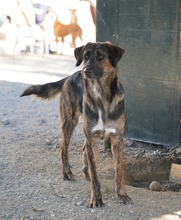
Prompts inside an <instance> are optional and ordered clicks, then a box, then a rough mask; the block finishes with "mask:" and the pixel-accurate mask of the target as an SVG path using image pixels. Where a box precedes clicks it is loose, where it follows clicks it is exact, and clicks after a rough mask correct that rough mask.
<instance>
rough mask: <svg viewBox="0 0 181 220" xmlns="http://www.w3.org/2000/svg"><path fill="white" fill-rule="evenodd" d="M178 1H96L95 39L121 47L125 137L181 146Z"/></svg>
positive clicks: (180, 15) (180, 9)
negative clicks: (125, 122)
mask: <svg viewBox="0 0 181 220" xmlns="http://www.w3.org/2000/svg"><path fill="white" fill-rule="evenodd" d="M180 31H181V1H180V0H99V1H98V2H97V40H98V41H107V40H108V41H111V42H113V43H115V44H117V45H119V46H120V47H122V48H124V49H125V55H124V56H123V58H122V60H121V62H120V69H121V77H122V83H123V86H124V89H125V95H126V98H125V99H126V118H127V126H126V136H127V137H129V138H133V139H136V140H140V141H145V142H151V143H156V144H164V145H170V146H176V145H179V144H180V143H181V58H180V53H181V35H180Z"/></svg>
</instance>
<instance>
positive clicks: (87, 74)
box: [84, 68, 93, 79]
mask: <svg viewBox="0 0 181 220" xmlns="http://www.w3.org/2000/svg"><path fill="white" fill-rule="evenodd" d="M84 76H85V78H88V79H91V78H92V77H93V71H92V69H91V68H85V69H84Z"/></svg>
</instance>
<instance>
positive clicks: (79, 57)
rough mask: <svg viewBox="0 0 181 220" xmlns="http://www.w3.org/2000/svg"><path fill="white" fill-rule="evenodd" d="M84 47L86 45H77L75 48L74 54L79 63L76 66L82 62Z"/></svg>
mask: <svg viewBox="0 0 181 220" xmlns="http://www.w3.org/2000/svg"><path fill="white" fill-rule="evenodd" d="M84 47H85V46H81V47H77V48H75V50H74V56H75V59H76V60H77V63H76V64H75V65H76V66H79V65H80V64H81V63H82V60H83V51H84Z"/></svg>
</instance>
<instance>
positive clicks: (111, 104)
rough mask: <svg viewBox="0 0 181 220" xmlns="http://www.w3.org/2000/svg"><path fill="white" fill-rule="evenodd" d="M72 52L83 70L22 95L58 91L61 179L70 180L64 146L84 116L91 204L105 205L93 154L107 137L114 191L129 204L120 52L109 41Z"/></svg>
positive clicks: (45, 96)
mask: <svg viewBox="0 0 181 220" xmlns="http://www.w3.org/2000/svg"><path fill="white" fill-rule="evenodd" d="M74 53H75V58H76V60H77V63H76V66H79V65H80V64H81V63H83V67H82V70H81V71H77V72H76V73H74V74H73V75H71V76H69V77H67V78H64V79H62V80H60V81H57V82H54V83H47V84H44V85H33V86H30V87H29V88H27V89H26V90H25V91H24V92H23V94H22V95H21V96H27V95H32V94H34V95H36V96H38V97H40V98H42V99H50V98H54V97H55V96H56V95H58V94H59V93H60V92H61V102H60V115H61V126H62V139H61V145H60V155H61V159H62V173H63V178H64V180H73V179H74V176H73V174H72V171H71V168H70V164H69V160H68V145H69V142H70V138H71V136H72V133H73V131H74V129H75V126H76V125H77V123H78V120H79V117H80V116H81V115H82V117H83V128H84V133H85V137H86V140H85V143H84V146H83V169H82V170H83V172H84V174H85V177H86V178H87V179H89V178H90V180H91V199H90V203H89V207H91V208H92V207H94V206H96V207H102V206H103V205H104V204H103V201H102V194H101V186H100V182H99V178H98V173H97V160H96V158H97V156H98V154H97V145H98V144H99V141H100V140H101V139H107V138H109V140H110V141H111V149H112V153H113V157H114V161H115V190H116V194H117V196H118V198H119V199H121V200H122V201H123V202H124V203H127V202H129V201H130V198H129V197H128V195H127V192H126V189H125V186H124V163H123V158H124V143H123V135H124V128H125V109H124V91H123V87H122V85H121V82H120V75H119V71H118V67H117V64H118V62H119V61H120V59H121V57H122V55H123V53H124V50H123V49H122V48H120V47H117V46H115V45H113V44H111V43H108V42H106V43H104V42H103V43H102V42H98V43H88V44H86V45H85V46H82V47H79V48H76V49H75V52H74Z"/></svg>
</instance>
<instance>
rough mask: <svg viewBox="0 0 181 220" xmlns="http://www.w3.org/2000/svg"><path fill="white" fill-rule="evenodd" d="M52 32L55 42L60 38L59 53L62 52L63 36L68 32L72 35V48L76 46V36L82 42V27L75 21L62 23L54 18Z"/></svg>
mask: <svg viewBox="0 0 181 220" xmlns="http://www.w3.org/2000/svg"><path fill="white" fill-rule="evenodd" d="M54 34H55V40H56V43H57V44H58V38H59V37H60V38H61V41H62V49H61V54H62V53H63V44H64V38H65V37H66V36H68V35H69V34H70V35H72V44H73V47H74V48H76V39H77V37H79V38H80V40H81V42H83V41H82V29H81V27H80V26H79V25H78V24H76V23H70V24H62V23H61V22H60V21H58V20H57V18H56V20H55V23H54Z"/></svg>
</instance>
